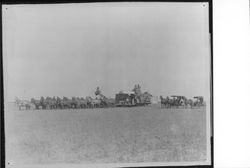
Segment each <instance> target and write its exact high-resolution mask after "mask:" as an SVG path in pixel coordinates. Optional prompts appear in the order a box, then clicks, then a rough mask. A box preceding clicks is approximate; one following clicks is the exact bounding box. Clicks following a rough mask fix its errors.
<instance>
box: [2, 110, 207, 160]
mask: <svg viewBox="0 0 250 168" xmlns="http://www.w3.org/2000/svg"><path fill="white" fill-rule="evenodd" d="M5 126H6V128H5V129H6V161H7V162H8V163H9V164H10V165H12V164H14V165H15V164H54V163H55V164H61V163H125V162H126V163H128V162H129V163H135V162H168V161H169V162H179V161H204V160H205V159H206V114H205V109H161V108H160V107H132V108H106V109H105V108H103V109H79V110H72V109H71V110H28V111H18V110H6V112H5Z"/></svg>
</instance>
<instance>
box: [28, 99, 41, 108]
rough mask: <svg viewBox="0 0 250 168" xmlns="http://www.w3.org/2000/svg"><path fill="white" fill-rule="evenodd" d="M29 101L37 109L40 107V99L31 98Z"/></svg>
mask: <svg viewBox="0 0 250 168" xmlns="http://www.w3.org/2000/svg"><path fill="white" fill-rule="evenodd" d="M30 102H31V103H32V104H34V105H35V108H36V109H39V108H40V107H42V105H41V102H40V100H36V99H34V98H31V100H30Z"/></svg>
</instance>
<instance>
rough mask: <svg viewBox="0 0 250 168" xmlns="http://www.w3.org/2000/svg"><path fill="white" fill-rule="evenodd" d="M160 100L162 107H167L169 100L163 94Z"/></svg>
mask: <svg viewBox="0 0 250 168" xmlns="http://www.w3.org/2000/svg"><path fill="white" fill-rule="evenodd" d="M160 100H161V108H162V107H167V103H168V102H167V100H166V99H164V98H163V97H162V96H160Z"/></svg>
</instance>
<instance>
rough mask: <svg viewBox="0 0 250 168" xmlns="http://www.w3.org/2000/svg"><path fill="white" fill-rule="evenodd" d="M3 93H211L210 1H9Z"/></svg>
mask: <svg viewBox="0 0 250 168" xmlns="http://www.w3.org/2000/svg"><path fill="white" fill-rule="evenodd" d="M2 11H3V63H4V94H5V98H6V99H7V100H8V101H13V100H14V98H15V97H19V98H21V99H28V100H30V98H32V97H34V98H40V96H59V97H62V96H67V97H72V96H81V97H86V96H92V97H94V91H95V89H96V87H98V86H99V87H100V89H101V91H102V93H103V94H104V95H106V96H107V97H115V94H116V93H118V92H119V91H121V90H124V91H131V89H132V88H133V87H134V85H135V84H140V85H141V89H142V91H148V92H149V93H151V94H152V95H154V96H160V95H163V96H170V95H184V96H187V97H190V98H191V97H193V96H199V95H200V96H204V97H205V98H206V99H208V98H209V88H210V85H209V82H210V58H211V55H210V40H209V29H208V28H209V27H208V25H209V22H208V21H209V19H208V4H207V3H180V2H179V3H152V2H151V3H145V2H141V3H132V2H130V3H129V2H127V3H104V4H103V3H85V4H54V5H3V10H2Z"/></svg>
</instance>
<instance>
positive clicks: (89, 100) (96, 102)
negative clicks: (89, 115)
mask: <svg viewBox="0 0 250 168" xmlns="http://www.w3.org/2000/svg"><path fill="white" fill-rule="evenodd" d="M86 100H87V104H88V107H89V108H97V107H101V100H100V99H92V98H91V97H89V96H88V97H86Z"/></svg>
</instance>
